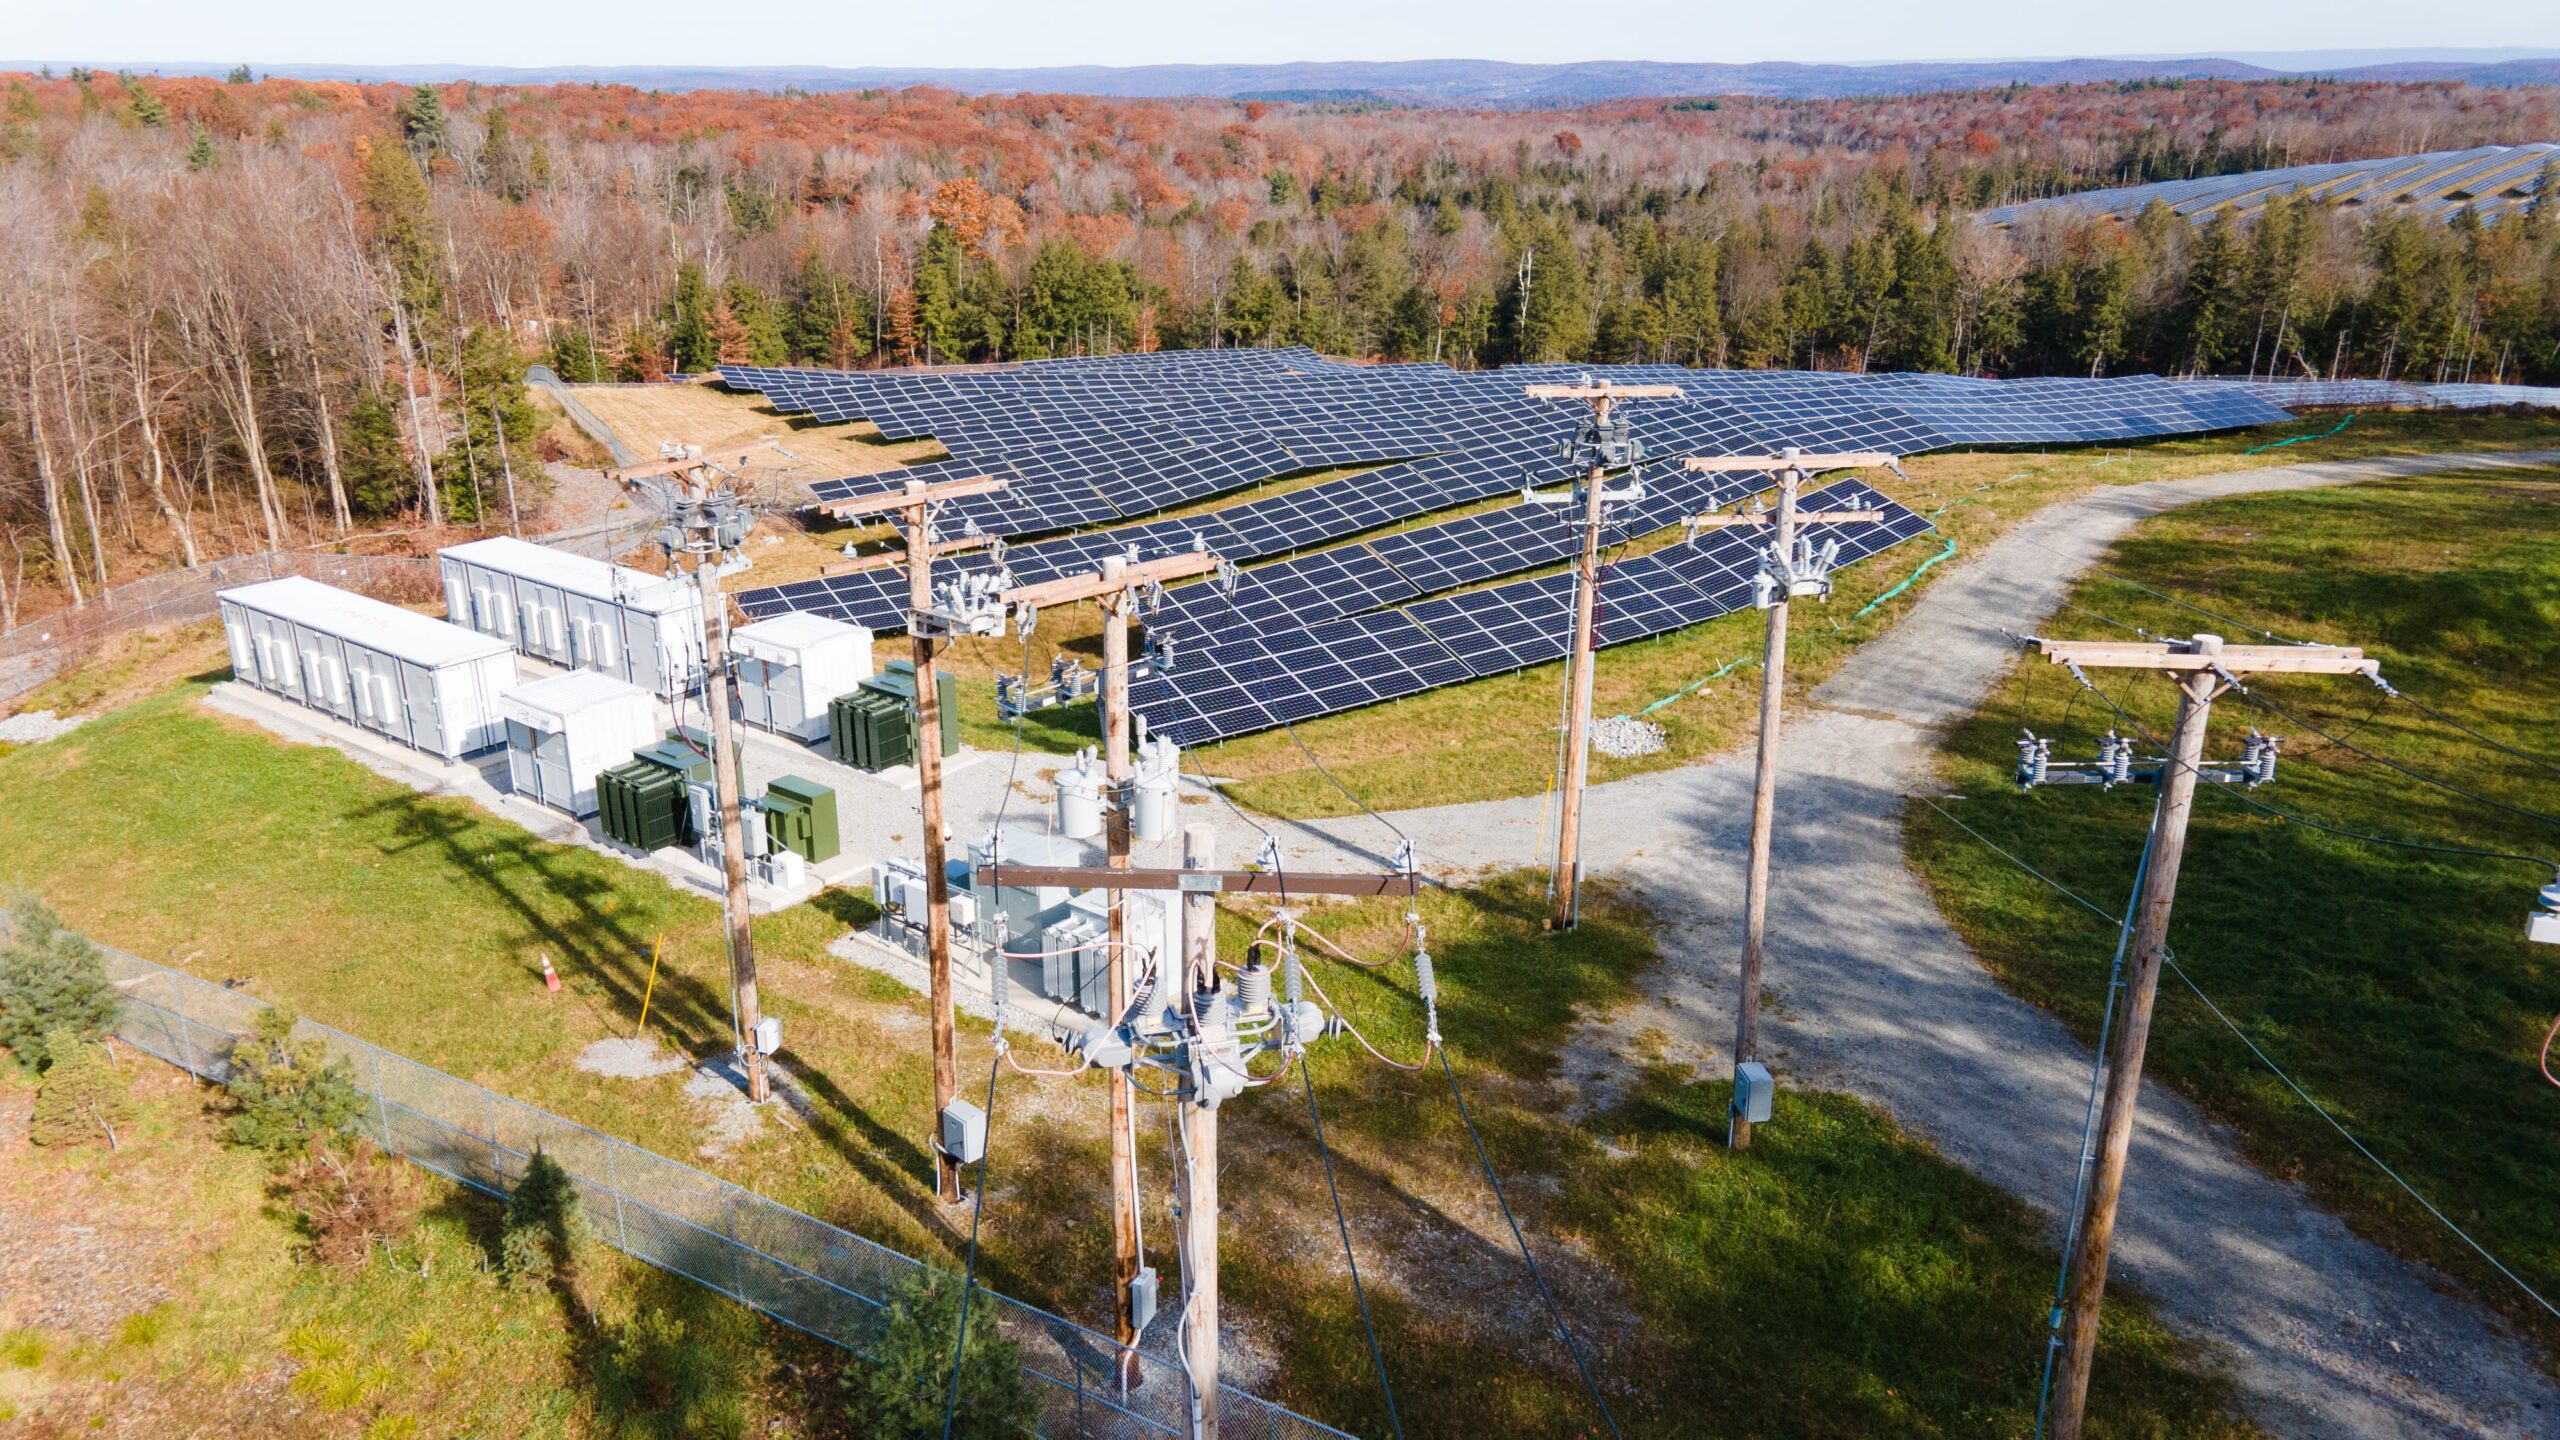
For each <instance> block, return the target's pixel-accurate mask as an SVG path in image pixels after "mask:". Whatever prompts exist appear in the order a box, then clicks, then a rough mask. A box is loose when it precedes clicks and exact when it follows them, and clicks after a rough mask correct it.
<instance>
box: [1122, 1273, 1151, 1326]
mask: <svg viewBox="0 0 2560 1440" xmlns="http://www.w3.org/2000/svg"><path fill="white" fill-rule="evenodd" d="M1154 1318H1156V1267H1154V1266H1153V1265H1145V1266H1141V1267H1139V1269H1138V1273H1137V1274H1136V1275H1135V1276H1133V1277H1131V1279H1130V1281H1129V1326H1130V1328H1131V1329H1133V1330H1136V1331H1139V1332H1140V1333H1144V1332H1145V1330H1146V1328H1147V1322H1148V1321H1150V1320H1153V1319H1154Z"/></svg>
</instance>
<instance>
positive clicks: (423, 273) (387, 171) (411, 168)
mask: <svg viewBox="0 0 2560 1440" xmlns="http://www.w3.org/2000/svg"><path fill="white" fill-rule="evenodd" d="M360 143H361V142H360ZM357 189H358V194H359V197H360V200H361V204H362V208H363V213H364V218H365V223H366V225H367V226H368V227H369V228H370V229H371V230H372V232H373V241H374V244H375V245H376V246H377V247H378V248H379V249H380V250H381V251H382V253H383V254H384V255H385V256H387V257H388V258H389V259H390V261H391V268H392V270H393V272H394V273H396V274H397V275H398V276H399V277H400V298H401V300H402V301H404V302H405V303H406V304H407V305H408V307H409V309H410V311H411V316H410V319H411V323H413V324H414V323H416V321H417V317H418V316H419V315H420V314H423V313H424V312H426V311H429V310H432V309H434V308H435V307H436V305H437V303H438V300H439V298H440V297H441V296H442V294H443V289H444V256H443V253H442V251H441V250H440V249H439V248H438V247H437V245H436V243H435V240H434V238H433V233H434V232H433V230H432V228H431V226H430V217H429V215H428V195H427V181H426V177H425V176H423V175H421V174H419V173H418V163H417V161H416V160H414V159H413V158H411V156H410V153H409V152H408V151H407V150H404V149H402V148H400V147H399V146H397V145H375V146H372V147H371V148H370V149H369V150H367V151H366V152H365V155H364V161H363V170H362V172H361V173H360V174H359V175H358V177H357Z"/></svg>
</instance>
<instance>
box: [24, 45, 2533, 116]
mask: <svg viewBox="0 0 2560 1440" xmlns="http://www.w3.org/2000/svg"><path fill="white" fill-rule="evenodd" d="M2353 53H2362V54H2365V55H2370V56H2371V57H2372V59H2371V61H2370V63H2365V64H2358V65H2338V64H2333V63H2321V64H2301V65H2299V66H2295V65H2289V64H2276V65H2270V64H2256V63H2248V62H2244V61H2239V60H2225V59H2215V58H2211V57H2200V58H2166V59H2164V58H2141V59H2105V58H2086V59H2042V60H1947V61H1926V62H1910V63H1897V64H1882V65H1831V64H1816V65H1805V64H1794V63H1787V62H1776V61H1770V62H1761V63H1755V64H1742V65H1723V64H1683V63H1672V62H1663V61H1650V60H1605V61H1603V60H1594V61H1583V62H1577V63H1573V64H1563V65H1517V64H1510V63H1507V62H1503V61H1495V60H1398V61H1308V62H1299V63H1290V64H1270V65H1248V64H1239V65H1132V66H1111V65H1071V66H1056V67H1050V68H1042V69H1020V70H1002V69H933V68H922V67H909V68H888V67H876V68H850V69H847V68H837V67H832V66H816V65H808V66H798V65H795V66H764V67H750V68H737V67H714V66H690V65H665V66H614V67H596V66H532V67H510V66H494V65H278V66H274V67H272V68H269V67H263V66H261V67H258V68H259V69H260V71H261V73H271V74H275V75H283V76H290V77H294V78H298V79H306V80H389V81H398V82H403V83H414V82H421V81H444V80H457V79H473V80H480V81H484V82H487V83H489V84H520V85H541V84H557V83H562V82H568V83H586V82H598V83H604V84H619V85H633V86H638V87H640V88H642V89H651V90H717V89H741V90H765V91H776V90H782V89H786V88H796V89H800V90H807V91H828V90H864V89H877V88H902V87H906V86H911V85H935V86H941V87H944V88H947V89H951V90H958V91H962V92H964V93H969V94H985V93H1002V92H1013V91H1039V92H1051V93H1058V94H1074V95H1107V96H1115V97H1125V98H1138V97H1160V98H1177V97H1184V96H1205V97H1214V98H1220V99H1260V98H1287V99H1307V100H1324V101H1331V102H1336V103H1340V102H1367V103H1384V104H1395V105H1412V106H1463V107H1490V108H1506V109H1508V108H1534V107H1546V106H1571V105H1583V104H1591V103H1595V102H1599V101H1605V100H1623V99H1627V98H1630V97H1636V96H1650V95H1763V96H1777V97H1784V98H1828V97H1836V96H1856V95H1895V94H1911V93H1915V92H1920V91H1930V90H1970V89H1980V88H1984V87H1990V86H2001V85H2011V84H2020V85H2058V84H2071V83H2087V82H2093V81H2125V80H2174V79H2227V80H2256V79H2271V78H2275V77H2278V76H2283V75H2289V74H2293V75H2299V74H2318V75H2323V76H2331V77H2335V78H2338V79H2344V80H2389V81H2415V80H2431V81H2461V82H2464V83H2468V84H2472V85H2494V86H2518V85H2560V55H2555V56H2544V57H2539V58H2508V56H2509V55H2511V53H2512V52H2490V53H2488V54H2484V55H2480V56H2463V55H2461V54H2460V52H2453V53H2451V54H2448V53H2447V52H2441V51H2439V52H2423V51H2421V52H2391V51H2370V52H2353ZM2438 57H2442V58H2438ZM2259 58H2260V59H2261V60H2266V61H2276V62H2282V61H2285V60H2286V59H2287V57H2284V56H2262V57H2259ZM2304 58H2305V59H2306V60H2307V59H2316V60H2319V61H2322V62H2329V61H2335V60H2339V59H2343V58H2346V56H2345V55H2342V54H2341V53H2339V52H2324V53H2321V54H2319V55H2317V56H2316V57H2313V56H2306V57H2304ZM21 63H24V64H26V66H27V68H32V62H21ZM54 63H56V64H57V65H59V64H61V63H63V62H61V61H58V60H57V61H56V62H54ZM95 63H96V64H97V65H98V66H99V68H102V69H105V68H119V67H116V66H114V65H113V64H112V63H111V62H106V61H99V62H95ZM234 63H236V62H232V61H221V62H208V63H205V64H202V65H195V64H184V65H166V64H164V65H135V66H131V67H129V68H132V69H135V70H138V71H141V72H144V73H152V72H158V73H162V74H204V75H219V74H221V73H223V72H224V71H227V70H229V69H230V68H231V66H232V65H233V64H234Z"/></svg>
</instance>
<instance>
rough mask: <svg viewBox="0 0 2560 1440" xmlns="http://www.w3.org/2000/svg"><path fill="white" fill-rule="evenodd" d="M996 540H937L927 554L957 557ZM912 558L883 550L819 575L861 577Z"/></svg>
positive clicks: (979, 537)
mask: <svg viewBox="0 0 2560 1440" xmlns="http://www.w3.org/2000/svg"><path fill="white" fill-rule="evenodd" d="M995 538H996V537H994V536H993V535H962V536H958V537H956V538H954V539H950V540H936V541H934V542H933V546H932V548H931V549H930V550H929V551H928V552H927V553H929V554H931V555H934V556H936V557H940V556H944V555H957V554H961V553H962V552H964V551H969V550H984V549H986V548H987V546H989V545H990V544H993V543H994V541H995ZM912 558H913V557H912V556H910V555H909V554H908V553H907V552H906V551H904V550H883V551H881V552H880V553H879V554H877V555H863V556H859V557H857V558H855V559H851V560H839V561H835V562H833V563H830V564H826V565H821V566H819V567H818V573H819V574H820V575H829V576H832V575H859V574H861V573H862V572H863V571H865V570H886V569H888V568H889V567H891V566H894V565H904V564H906V563H907V562H908V560H910V559H912Z"/></svg>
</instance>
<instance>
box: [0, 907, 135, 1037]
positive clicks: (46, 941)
mask: <svg viewBox="0 0 2560 1440" xmlns="http://www.w3.org/2000/svg"><path fill="white" fill-rule="evenodd" d="M9 920H10V925H9V937H8V943H7V944H6V945H5V946H0V1045H6V1046H8V1047H9V1053H10V1054H11V1055H12V1056H14V1057H15V1058H16V1059H17V1062H18V1068H19V1069H21V1070H24V1071H25V1072H27V1073H28V1074H30V1075H33V1074H34V1073H36V1071H37V1070H38V1069H39V1068H41V1067H42V1066H43V1064H44V1038H45V1035H46V1034H47V1033H48V1032H50V1031H54V1030H64V1029H67V1030H70V1031H71V1032H72V1033H74V1034H76V1035H78V1036H79V1037H80V1038H82V1039H84V1040H94V1039H97V1038H98V1037H99V1036H102V1035H104V1034H106V1033H107V1031H108V1030H110V1029H112V1028H114V1026H115V1023H116V1010H117V1008H118V1004H119V1002H118V1000H117V996H116V987H115V985H114V984H113V983H112V982H111V981H109V980H108V979H107V967H106V960H105V957H104V956H102V955H101V954H100V953H99V951H98V947H97V946H95V945H92V944H90V943H89V942H88V941H87V940H85V939H83V938H82V937H80V936H78V935H75V934H73V933H71V932H70V931H68V930H65V929H64V928H62V917H61V916H59V915H56V914H54V913H53V911H52V910H51V909H49V908H47V907H46V905H45V903H44V902H43V901H41V900H37V899H35V898H34V897H32V896H29V897H26V898H23V899H20V900H19V901H17V902H16V903H15V904H13V905H12V906H10V907H9Z"/></svg>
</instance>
